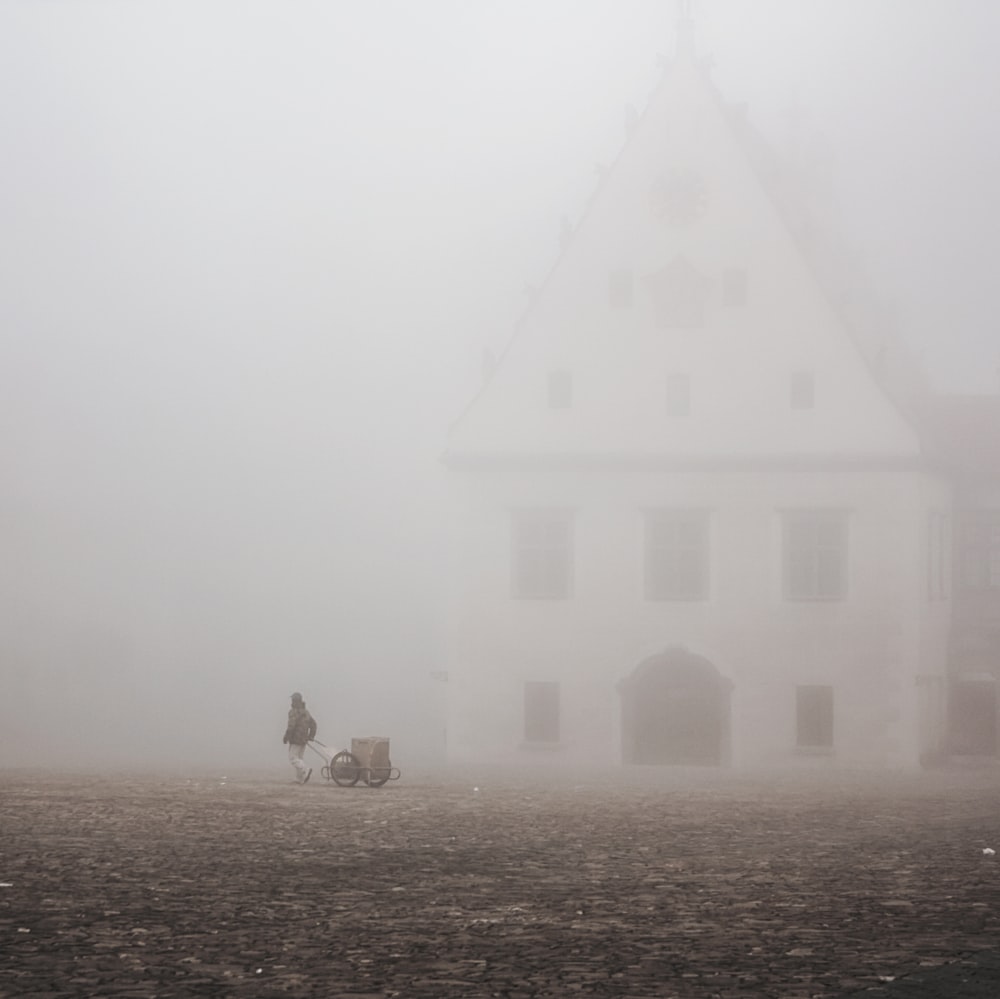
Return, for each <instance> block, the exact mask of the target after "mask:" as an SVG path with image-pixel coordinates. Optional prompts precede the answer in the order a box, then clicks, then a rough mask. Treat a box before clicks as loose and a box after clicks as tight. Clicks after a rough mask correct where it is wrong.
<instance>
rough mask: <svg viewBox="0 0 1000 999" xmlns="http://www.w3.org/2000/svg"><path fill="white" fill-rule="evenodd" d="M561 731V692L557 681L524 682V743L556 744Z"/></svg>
mask: <svg viewBox="0 0 1000 999" xmlns="http://www.w3.org/2000/svg"><path fill="white" fill-rule="evenodd" d="M561 729H562V691H561V690H560V686H559V682H558V681H557V680H525V682H524V741H525V742H526V743H529V744H531V745H552V744H554V743H558V742H559V740H560V736H561Z"/></svg>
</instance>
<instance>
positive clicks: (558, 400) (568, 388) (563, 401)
mask: <svg viewBox="0 0 1000 999" xmlns="http://www.w3.org/2000/svg"><path fill="white" fill-rule="evenodd" d="M548 399H549V409H569V408H570V406H572V405H573V375H572V372H569V371H550V372H549V379H548Z"/></svg>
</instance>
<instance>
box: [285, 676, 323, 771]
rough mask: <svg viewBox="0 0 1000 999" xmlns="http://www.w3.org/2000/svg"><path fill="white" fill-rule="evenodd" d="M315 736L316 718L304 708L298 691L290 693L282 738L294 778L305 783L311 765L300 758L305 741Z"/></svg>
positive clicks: (304, 747)
mask: <svg viewBox="0 0 1000 999" xmlns="http://www.w3.org/2000/svg"><path fill="white" fill-rule="evenodd" d="M315 738H316V719H315V718H313V716H312V715H311V714H309V712H308V711H307V710H306V702H305V701H304V700H302V695H301V694H300V693H298V692H296V693H294V694H292V706H291V708H290V709H289V711H288V727H287V728H286V729H285V737H284V739H283V740H282V741H283V742H284V743H285V745H287V746H288V762H289V763H291V765H292V766H293V767H295V776H296V780H297V781H298V782H299V783H300V784H305V782H306V781H307V780H309V778H310V777H311V776H312V767H310V766H307V764H306V763H305V761H304V760H303V759H302V757H303V755H304V754H305V751H306V743H307V742H308V741H309V740H310V739H315Z"/></svg>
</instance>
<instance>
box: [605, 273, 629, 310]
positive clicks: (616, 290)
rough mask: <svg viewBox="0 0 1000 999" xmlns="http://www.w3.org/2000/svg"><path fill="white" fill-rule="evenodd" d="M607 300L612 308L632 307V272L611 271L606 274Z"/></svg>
mask: <svg viewBox="0 0 1000 999" xmlns="http://www.w3.org/2000/svg"><path fill="white" fill-rule="evenodd" d="M608 301H609V302H610V303H611V307H612V308H613V309H630V308H632V272H631V271H612V272H611V274H610V275H609V276H608Z"/></svg>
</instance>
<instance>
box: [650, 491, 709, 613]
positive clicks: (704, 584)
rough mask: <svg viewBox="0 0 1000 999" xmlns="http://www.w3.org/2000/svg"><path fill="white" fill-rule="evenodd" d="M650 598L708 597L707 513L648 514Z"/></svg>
mask: <svg viewBox="0 0 1000 999" xmlns="http://www.w3.org/2000/svg"><path fill="white" fill-rule="evenodd" d="M645 554H646V558H645V566H646V580H645V593H646V599H647V600H705V599H707V597H708V514H707V513H706V512H705V511H703V510H651V511H649V512H647V514H646V553H645Z"/></svg>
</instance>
